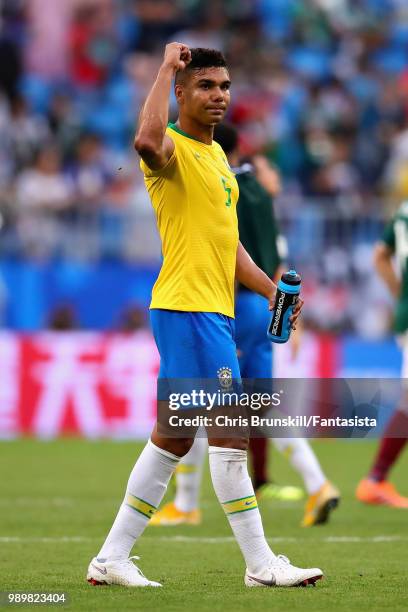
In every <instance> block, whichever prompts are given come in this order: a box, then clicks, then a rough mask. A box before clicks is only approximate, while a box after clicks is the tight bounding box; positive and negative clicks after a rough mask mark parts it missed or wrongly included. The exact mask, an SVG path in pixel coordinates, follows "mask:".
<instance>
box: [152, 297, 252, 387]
mask: <svg viewBox="0 0 408 612" xmlns="http://www.w3.org/2000/svg"><path fill="white" fill-rule="evenodd" d="M150 321H151V326H152V331H153V335H154V339H155V341H156V345H157V348H158V350H159V353H160V373H159V378H167V379H171V378H177V379H186V378H200V379H202V378H208V379H218V378H219V377H220V375H221V374H220V373H222V372H223V371H225V370H229V371H230V376H231V377H232V378H233V379H238V380H239V379H240V378H241V376H240V371H239V364H238V357H237V349H236V345H235V323H234V319H231V318H230V317H227V316H226V315H223V314H219V313H214V312H184V311H180V310H162V309H152V310H151V311H150Z"/></svg>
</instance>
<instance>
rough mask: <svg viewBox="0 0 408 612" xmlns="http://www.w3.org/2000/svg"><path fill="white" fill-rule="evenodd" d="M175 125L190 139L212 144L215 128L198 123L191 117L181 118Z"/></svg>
mask: <svg viewBox="0 0 408 612" xmlns="http://www.w3.org/2000/svg"><path fill="white" fill-rule="evenodd" d="M175 125H176V126H177V127H178V128H179V129H180V130H181V131H182V132H184V133H185V134H186V135H187V136H190V138H194V140H198V141H199V142H202V143H203V144H206V145H210V144H212V141H213V133H214V126H212V125H203V124H202V123H197V122H196V121H194V120H193V119H191V118H190V117H179V118H178V119H177V121H176V124H175Z"/></svg>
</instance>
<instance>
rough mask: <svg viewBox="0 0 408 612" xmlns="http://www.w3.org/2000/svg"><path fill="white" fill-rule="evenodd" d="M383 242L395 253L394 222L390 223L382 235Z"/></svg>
mask: <svg viewBox="0 0 408 612" xmlns="http://www.w3.org/2000/svg"><path fill="white" fill-rule="evenodd" d="M382 241H383V242H384V243H385V244H386V245H387V246H388V247H389V248H390V249H391V251H395V231H394V220H392V221H390V223H388V225H387V226H386V228H385V230H384V233H383V235H382Z"/></svg>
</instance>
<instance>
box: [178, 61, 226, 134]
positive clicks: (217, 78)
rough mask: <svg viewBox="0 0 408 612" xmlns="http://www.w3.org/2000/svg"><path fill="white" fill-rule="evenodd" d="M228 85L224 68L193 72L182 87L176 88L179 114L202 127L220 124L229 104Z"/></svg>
mask: <svg viewBox="0 0 408 612" xmlns="http://www.w3.org/2000/svg"><path fill="white" fill-rule="evenodd" d="M230 85H231V81H230V78H229V74H228V70H227V69H226V68H205V69H202V70H198V71H194V72H193V73H192V74H191V76H190V77H189V78H188V79H187V80H186V82H185V83H184V84H183V85H180V86H177V87H176V96H177V101H178V103H179V105H180V112H183V113H185V114H186V115H188V116H189V117H191V118H192V119H194V120H195V121H197V122H198V123H201V124H203V125H215V124H217V123H220V121H222V120H223V118H224V115H225V113H226V111H227V108H228V106H229V103H230Z"/></svg>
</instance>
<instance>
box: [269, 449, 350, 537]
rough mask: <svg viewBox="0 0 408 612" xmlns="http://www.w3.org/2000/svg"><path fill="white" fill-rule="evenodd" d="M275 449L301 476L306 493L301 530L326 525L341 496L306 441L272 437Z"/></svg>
mask: <svg viewBox="0 0 408 612" xmlns="http://www.w3.org/2000/svg"><path fill="white" fill-rule="evenodd" d="M273 443H274V444H275V446H276V448H277V449H278V450H280V451H281V452H282V453H283V454H284V455H286V456H287V457H288V459H289V461H290V463H291V465H292V467H293V468H294V469H295V470H296V471H297V472H298V474H300V476H301V477H302V479H303V482H304V483H305V488H306V491H307V493H308V496H309V497H308V500H307V502H306V507H305V514H304V517H303V520H302V523H301V524H302V527H312V526H313V525H320V524H322V523H326V522H327V520H328V518H329V514H330V512H331V510H333V509H334V508H336V507H337V506H338V503H339V499H340V493H339V491H338V490H337V489H336V487H335V486H334V485H333V484H332V483H331V482H330V481H329V480H328V479H327V478H326V476H325V474H324V472H323V470H322V468H321V466H320V463H319V461H318V459H317V457H316V455H315V454H314V452H313V449H312V448H311V446H310V444H309V442H308V441H307V440H305V439H304V438H273Z"/></svg>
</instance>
